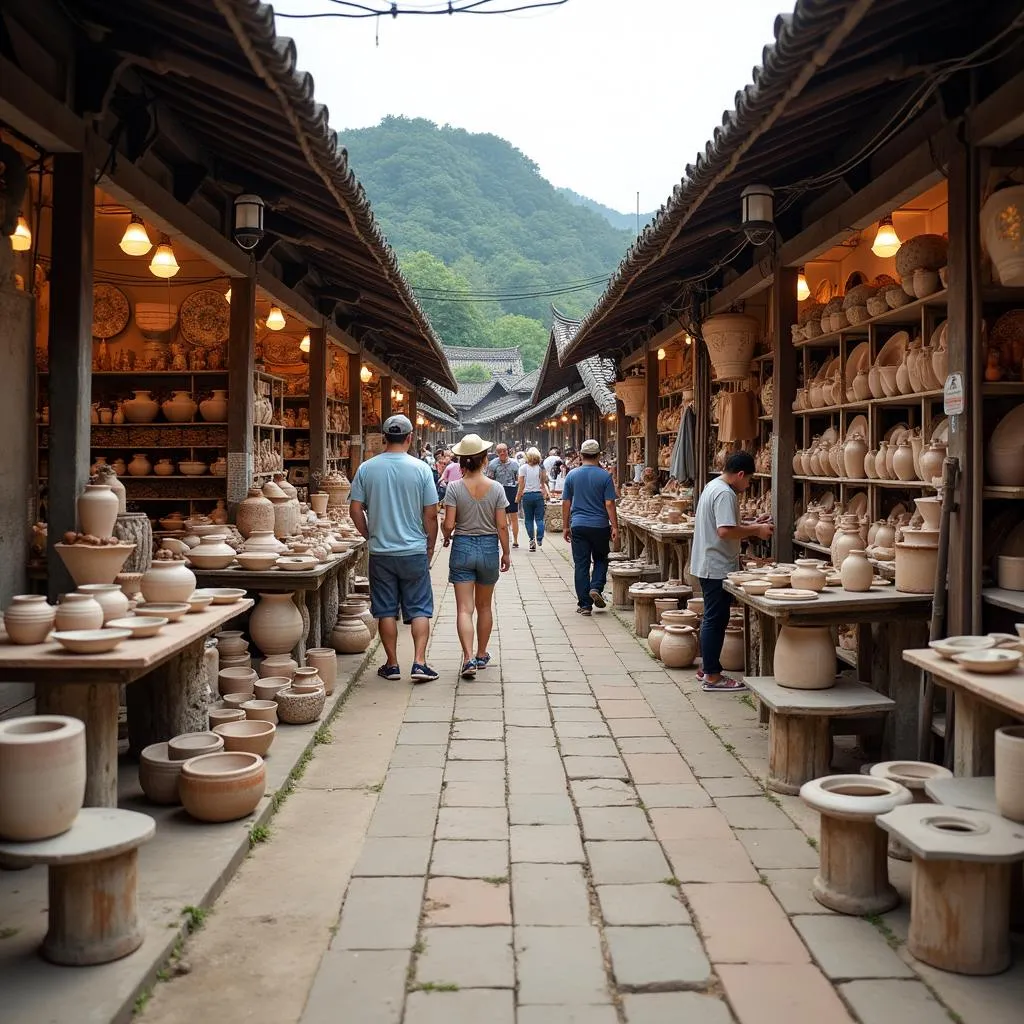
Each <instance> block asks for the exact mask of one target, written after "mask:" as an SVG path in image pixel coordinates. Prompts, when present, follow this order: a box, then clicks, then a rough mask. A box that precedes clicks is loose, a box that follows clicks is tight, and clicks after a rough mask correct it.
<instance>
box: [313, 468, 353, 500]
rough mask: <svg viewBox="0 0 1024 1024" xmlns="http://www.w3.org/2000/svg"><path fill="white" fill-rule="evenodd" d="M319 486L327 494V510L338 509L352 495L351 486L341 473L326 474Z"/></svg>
mask: <svg viewBox="0 0 1024 1024" xmlns="http://www.w3.org/2000/svg"><path fill="white" fill-rule="evenodd" d="M320 486H321V487H322V488H323V489H324V490H325V491H326V492H327V507H328V508H339V507H340V506H342V505H344V504H346V502H347V501H348V498H349V495H350V494H351V493H352V484H351V483H349V479H348V477H347V476H345V474H344V473H342V472H334V473H328V474H327V476H325V477H324V478H323V480H321V481H320Z"/></svg>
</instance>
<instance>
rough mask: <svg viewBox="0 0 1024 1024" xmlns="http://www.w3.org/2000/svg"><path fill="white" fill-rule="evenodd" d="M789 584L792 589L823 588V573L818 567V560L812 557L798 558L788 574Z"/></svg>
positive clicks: (815, 589) (819, 589)
mask: <svg viewBox="0 0 1024 1024" xmlns="http://www.w3.org/2000/svg"><path fill="white" fill-rule="evenodd" d="M789 579H790V586H791V587H792V588H793V589H794V590H814V591H819V592H820V591H822V590H824V589H825V574H824V573H823V572H822V571H821V569H820V568H819V567H818V562H817V560H816V559H813V558H798V559H797V560H796V568H795V569H794V570H793V573H792V575H791V576H790V578H789Z"/></svg>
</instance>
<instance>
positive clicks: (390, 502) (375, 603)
mask: <svg viewBox="0 0 1024 1024" xmlns="http://www.w3.org/2000/svg"><path fill="white" fill-rule="evenodd" d="M383 434H384V443H385V448H384V450H383V451H382V452H381V453H380V454H378V455H376V456H374V457H373V458H372V459H369V460H367V461H366V462H364V463H362V464H361V465H360V467H359V469H358V470H357V471H356V475H355V479H354V480H353V481H352V494H351V502H352V505H351V508H350V511H349V514H350V515H351V516H352V522H353V523H355V527H356V529H357V530H358V531H359V532H360V533H361V534H362V535H363V536H364V537H365V538H366V539H367V540H368V541H369V551H370V611H371V612H372V614H373V617H374V618H375V619H378V620H379V621H380V639H381V643H382V644H383V646H384V653H385V655H386V656H387V657H386V661H385V664H384V665H382V666H381V667H380V668H379V669H377V675H379V676H380V677H381V678H382V679H392V680H397V679H401V678H402V670H401V668H400V667H399V665H398V612H399V609H401V612H402V619H403V621H404V622H406V623H407V624H410V625H411V626H412V640H413V645H414V647H415V654H414V655H413V659H414V660H413V665H412V671H411V672H410V673H409V677H410V678H411V679H412V680H413V682H417V683H423V682H428V681H430V680H432V679H437V673H436V672H435V671H434V670H433V669H432V668H430V667H429V666H428V665H427V640H428V639H429V637H430V619H431V617H432V616H433V614H434V592H433V589H432V587H431V585H430V558H431V556H432V555H433V553H434V547H435V546H436V544H437V528H438V522H437V488H436V486H435V485H434V477H433V474H432V473H431V471H430V470H429V469H428V468H427V465H426V463H424V462H422V461H421V460H420V459H416V458H413V457H412V456H411V455H410V454H409V445H410V443H411V441H412V423H411V422H410V421H409V419H408V418H407V417H405V416H389V417H388V419H387V420H385V421H384V427H383Z"/></svg>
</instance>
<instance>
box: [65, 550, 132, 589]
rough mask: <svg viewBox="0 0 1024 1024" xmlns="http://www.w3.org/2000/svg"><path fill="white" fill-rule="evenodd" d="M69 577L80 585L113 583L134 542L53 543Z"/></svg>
mask: <svg viewBox="0 0 1024 1024" xmlns="http://www.w3.org/2000/svg"><path fill="white" fill-rule="evenodd" d="M53 548H54V550H55V551H56V552H57V554H58V555H60V557H61V561H62V562H63V563H64V565H65V566H67V570H68V572H69V573H71V578H72V579H73V580H74V581H75V583H76V584H77V585H78V586H79V587H81V586H83V585H84V584H86V583H113V582H114V577H115V576H116V575H117V574H118V573H119V572H120V571H121V566H122V565H124V563H125V559H126V558H127V557H128V556H129V555H130V554H131V553H132V552H133V551H134V550H135V545H134V544H104V545H102V546H100V545H93V544H54V545H53Z"/></svg>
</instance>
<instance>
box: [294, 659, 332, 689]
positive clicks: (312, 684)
mask: <svg viewBox="0 0 1024 1024" xmlns="http://www.w3.org/2000/svg"><path fill="white" fill-rule="evenodd" d="M292 689H293V690H294V691H295V692H296V693H313V692H314V691H316V690H323V689H324V683H323V680H322V679H321V678H320V673H319V672H318V671H317V670H316V669H315V668H313V667H312V666H311V665H307V666H305V667H304V668H297V669H296V670H295V675H294V676H292Z"/></svg>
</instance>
